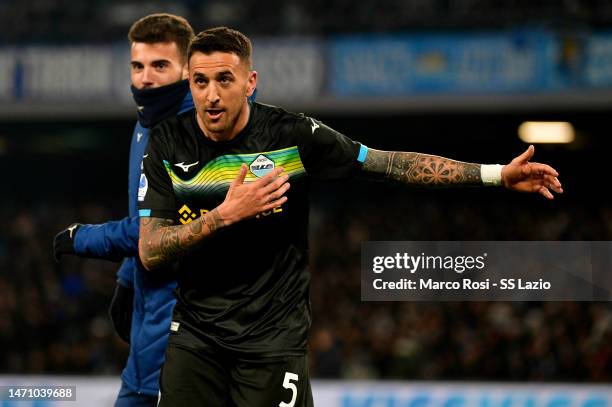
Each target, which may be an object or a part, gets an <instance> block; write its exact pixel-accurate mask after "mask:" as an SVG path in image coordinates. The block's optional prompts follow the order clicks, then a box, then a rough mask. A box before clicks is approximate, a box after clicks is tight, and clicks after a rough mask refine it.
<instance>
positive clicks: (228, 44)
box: [187, 27, 253, 68]
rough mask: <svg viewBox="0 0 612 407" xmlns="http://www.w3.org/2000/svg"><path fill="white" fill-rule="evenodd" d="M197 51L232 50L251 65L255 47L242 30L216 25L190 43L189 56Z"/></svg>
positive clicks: (205, 52)
mask: <svg viewBox="0 0 612 407" xmlns="http://www.w3.org/2000/svg"><path fill="white" fill-rule="evenodd" d="M196 52H202V53H203V54H212V53H213V52H231V53H234V54H236V55H238V57H239V58H240V60H241V61H244V62H246V63H247V66H248V67H249V68H250V67H251V54H252V52H253V47H252V45H251V40H249V39H248V37H247V36H246V35H244V34H243V33H241V32H240V31H237V30H233V29H231V28H227V27H215V28H209V29H208V30H205V31H202V32H200V33H199V34H198V35H196V37H195V38H194V39H193V41H191V44H189V51H188V52H187V58H188V59H191V56H192V55H193V54H195V53H196Z"/></svg>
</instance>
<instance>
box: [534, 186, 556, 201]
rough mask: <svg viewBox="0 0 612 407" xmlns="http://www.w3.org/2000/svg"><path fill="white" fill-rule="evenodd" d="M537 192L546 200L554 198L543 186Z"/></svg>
mask: <svg viewBox="0 0 612 407" xmlns="http://www.w3.org/2000/svg"><path fill="white" fill-rule="evenodd" d="M538 192H539V193H540V195H542V196H544V198H546V199H555V197H554V196H553V194H551V193H550V191H549V190H548V188H546V187H544V186H542V187H540V189H539V190H538Z"/></svg>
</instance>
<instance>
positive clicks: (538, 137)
mask: <svg viewBox="0 0 612 407" xmlns="http://www.w3.org/2000/svg"><path fill="white" fill-rule="evenodd" d="M518 134H519V138H520V139H521V140H522V141H524V142H525V143H571V142H572V141H574V138H575V133H574V126H572V125H571V124H570V123H568V122H524V123H523V124H521V125H520V126H519V129H518Z"/></svg>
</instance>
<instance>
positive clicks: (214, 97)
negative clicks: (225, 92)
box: [206, 83, 219, 105]
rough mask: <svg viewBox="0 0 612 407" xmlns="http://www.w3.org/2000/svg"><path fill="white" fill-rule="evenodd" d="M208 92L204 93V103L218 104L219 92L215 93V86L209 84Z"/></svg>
mask: <svg viewBox="0 0 612 407" xmlns="http://www.w3.org/2000/svg"><path fill="white" fill-rule="evenodd" d="M207 90H208V92H207V93H206V102H208V103H209V104H211V105H214V104H216V103H217V102H219V92H218V91H217V85H215V84H213V83H210V84H209V85H208V89H207Z"/></svg>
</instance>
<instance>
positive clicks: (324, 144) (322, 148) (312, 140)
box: [294, 116, 367, 180]
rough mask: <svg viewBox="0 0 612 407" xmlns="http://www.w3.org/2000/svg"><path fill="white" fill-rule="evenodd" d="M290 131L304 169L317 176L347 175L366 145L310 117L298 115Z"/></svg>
mask: <svg viewBox="0 0 612 407" xmlns="http://www.w3.org/2000/svg"><path fill="white" fill-rule="evenodd" d="M294 132H295V133H296V135H297V137H298V148H299V151H300V157H301V159H302V163H303V164H304V168H305V169H306V172H307V173H308V174H309V175H311V176H312V177H314V178H318V179H329V180H331V179H344V178H349V177H351V176H353V175H355V173H356V172H357V170H358V169H360V168H361V166H362V164H363V161H364V160H365V155H367V147H366V146H364V145H362V144H361V143H358V142H356V141H353V140H351V139H350V138H348V137H346V136H345V135H344V134H342V133H339V132H337V131H336V130H334V129H332V128H331V127H328V126H326V125H325V124H323V123H322V122H320V121H318V120H315V119H313V118H311V117H307V116H300V117H299V118H298V119H297V121H296V123H295V128H294Z"/></svg>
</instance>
